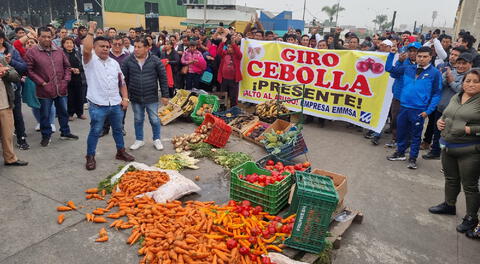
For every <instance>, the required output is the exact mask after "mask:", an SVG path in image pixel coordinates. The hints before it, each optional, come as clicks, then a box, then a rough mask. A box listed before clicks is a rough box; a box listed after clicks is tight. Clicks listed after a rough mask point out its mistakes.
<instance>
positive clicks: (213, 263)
mask: <svg viewBox="0 0 480 264" xmlns="http://www.w3.org/2000/svg"><path fill="white" fill-rule="evenodd" d="M212 264H217V255H213V260H212Z"/></svg>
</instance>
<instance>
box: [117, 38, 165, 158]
mask: <svg viewBox="0 0 480 264" xmlns="http://www.w3.org/2000/svg"><path fill="white" fill-rule="evenodd" d="M134 47H135V50H134V54H132V55H130V57H128V58H127V59H126V61H125V62H124V63H123V65H122V72H123V74H124V75H125V81H126V83H127V87H128V96H129V98H130V101H131V102H132V109H133V114H134V120H135V138H136V140H135V143H133V145H131V146H130V149H132V150H136V149H139V148H140V147H142V146H143V145H145V142H144V141H143V122H144V120H145V111H147V114H148V119H149V120H150V124H151V126H152V133H153V145H154V146H155V148H156V149H157V150H162V149H163V145H162V142H161V141H160V119H159V118H158V98H159V91H158V90H159V89H158V88H159V83H160V89H161V96H162V99H161V101H162V103H163V104H164V105H167V104H168V82H167V73H166V71H165V66H163V63H162V62H161V61H160V59H159V58H158V57H157V56H155V55H152V54H150V53H149V49H150V45H149V43H148V41H147V39H145V38H140V39H136V40H135V42H134Z"/></svg>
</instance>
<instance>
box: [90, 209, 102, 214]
mask: <svg viewBox="0 0 480 264" xmlns="http://www.w3.org/2000/svg"><path fill="white" fill-rule="evenodd" d="M92 214H94V215H103V214H104V212H103V211H102V210H98V209H95V210H93V211H92Z"/></svg>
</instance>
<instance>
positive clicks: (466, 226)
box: [457, 215, 478, 233]
mask: <svg viewBox="0 0 480 264" xmlns="http://www.w3.org/2000/svg"><path fill="white" fill-rule="evenodd" d="M477 225H478V218H477V217H475V218H474V217H472V216H469V215H466V216H465V217H464V218H463V221H462V223H461V224H459V225H458V226H457V231H458V232H460V233H465V232H467V231H468V230H473V229H474V228H475V227H476V226H477Z"/></svg>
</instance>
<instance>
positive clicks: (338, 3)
mask: <svg viewBox="0 0 480 264" xmlns="http://www.w3.org/2000/svg"><path fill="white" fill-rule="evenodd" d="M338 9H340V0H338V2H337V16H336V18H335V26H337V27H338Z"/></svg>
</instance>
